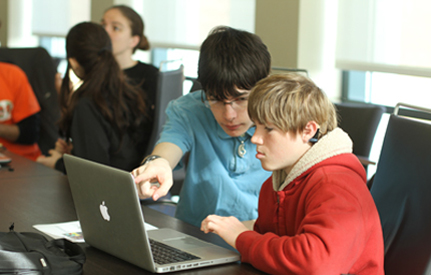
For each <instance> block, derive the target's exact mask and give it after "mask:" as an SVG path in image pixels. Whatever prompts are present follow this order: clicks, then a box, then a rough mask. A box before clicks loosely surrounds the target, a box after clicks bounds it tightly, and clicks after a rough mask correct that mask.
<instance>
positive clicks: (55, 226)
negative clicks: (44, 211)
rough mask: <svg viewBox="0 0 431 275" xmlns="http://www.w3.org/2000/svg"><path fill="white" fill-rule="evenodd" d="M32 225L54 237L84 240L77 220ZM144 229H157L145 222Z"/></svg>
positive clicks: (74, 240)
mask: <svg viewBox="0 0 431 275" xmlns="http://www.w3.org/2000/svg"><path fill="white" fill-rule="evenodd" d="M33 227H34V228H35V229H37V230H39V231H41V232H43V233H45V234H47V235H48V236H50V237H52V238H54V239H60V238H65V239H67V240H69V241H71V242H75V243H83V242H85V240H84V236H83V235H82V230H81V224H80V223H79V221H71V222H63V223H51V224H35V225H33ZM145 229H146V230H147V231H148V230H154V229H157V227H155V226H154V225H151V224H149V223H145Z"/></svg>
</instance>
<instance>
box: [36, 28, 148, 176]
mask: <svg viewBox="0 0 431 275" xmlns="http://www.w3.org/2000/svg"><path fill="white" fill-rule="evenodd" d="M66 52H67V59H68V68H67V72H66V75H65V77H64V79H63V83H62V87H61V95H60V99H61V108H62V117H61V121H60V129H61V130H62V131H63V132H64V133H65V137H66V140H69V139H71V140H72V142H73V149H72V151H71V153H72V154H73V155H76V156H79V157H83V158H86V159H89V160H92V161H96V162H99V163H103V164H107V165H111V166H113V167H117V168H120V169H123V170H127V171H130V170H132V169H133V168H134V167H136V166H138V165H139V163H140V161H141V160H142V157H143V155H142V152H143V151H144V150H145V148H146V146H147V142H148V136H149V132H147V131H151V129H146V128H144V127H142V125H143V124H144V122H145V119H146V106H145V102H144V99H143V95H142V93H141V91H140V90H139V89H138V88H135V87H134V86H131V85H129V84H128V83H127V82H126V79H125V76H124V74H123V72H122V71H121V69H120V67H119V66H118V63H117V61H116V60H115V57H114V55H113V54H112V44H111V40H110V38H109V36H108V34H107V33H106V31H105V30H104V29H103V27H102V26H101V25H98V24H95V23H90V22H84V23H80V24H77V25H75V26H74V27H73V28H72V29H71V30H70V31H69V33H68V34H67V37H66ZM70 69H72V70H73V72H74V73H75V74H76V75H77V76H78V77H79V78H80V79H81V80H82V84H81V85H80V86H79V88H78V89H77V90H76V91H74V92H73V91H72V89H71V87H70V85H69V83H70ZM57 147H58V146H57ZM57 149H58V148H57ZM65 151H67V150H59V151H57V150H51V151H50V154H51V156H49V157H43V156H42V157H40V158H39V159H38V161H39V162H41V163H43V164H45V165H47V166H49V167H55V168H56V169H58V170H60V171H65V170H64V164H63V159H62V154H63V153H64V152H65Z"/></svg>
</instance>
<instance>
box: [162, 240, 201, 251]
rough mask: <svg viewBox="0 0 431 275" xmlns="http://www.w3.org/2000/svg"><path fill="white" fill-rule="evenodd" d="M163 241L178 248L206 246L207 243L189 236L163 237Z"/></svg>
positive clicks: (188, 248)
mask: <svg viewBox="0 0 431 275" xmlns="http://www.w3.org/2000/svg"><path fill="white" fill-rule="evenodd" d="M163 242H164V243H166V244H168V245H170V246H173V247H175V248H180V249H183V250H190V249H193V248H199V247H205V246H208V244H207V243H205V242H203V241H200V240H198V239H195V238H191V237H183V238H178V239H165V240H163Z"/></svg>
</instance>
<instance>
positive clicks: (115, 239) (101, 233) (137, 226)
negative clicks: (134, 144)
mask: <svg viewBox="0 0 431 275" xmlns="http://www.w3.org/2000/svg"><path fill="white" fill-rule="evenodd" d="M63 158H64V163H65V165H66V170H67V176H68V179H69V184H70V189H71V191H72V196H73V201H74V204H75V209H76V213H77V215H78V219H79V221H80V223H81V228H82V233H83V235H84V239H85V242H86V243H87V244H89V245H91V246H93V247H96V248H98V249H100V250H103V251H105V252H107V253H109V254H111V255H114V256H116V257H118V258H121V259H123V260H125V261H127V262H130V263H132V264H135V265H137V266H139V267H141V268H144V269H146V270H148V271H151V272H156V273H165V272H171V271H177V270H184V269H192V268H199V267H204V266H210V265H217V264H224V263H230V262H236V261H238V260H239V259H240V257H239V254H238V253H236V252H234V251H231V250H229V249H225V248H223V247H220V246H217V245H214V244H211V243H208V242H205V241H202V240H200V239H197V238H195V237H192V236H189V235H186V234H184V233H181V232H178V231H175V230H172V229H169V228H161V229H155V230H148V231H147V230H146V229H145V221H144V216H143V212H142V209H141V205H140V201H139V197H138V193H137V190H136V186H135V183H134V180H133V176H132V175H131V174H130V173H129V172H126V171H123V170H119V169H116V168H112V167H109V166H106V165H102V164H99V163H96V162H92V161H88V160H85V159H82V158H78V157H75V156H72V155H68V154H65V155H64V156H63ZM159 250H161V251H162V252H160V251H159ZM158 253H162V254H164V255H165V256H164V258H163V257H161V256H160V255H159V254H158ZM170 254H174V255H173V259H170Z"/></svg>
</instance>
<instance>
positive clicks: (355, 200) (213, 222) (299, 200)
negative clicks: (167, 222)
mask: <svg viewBox="0 0 431 275" xmlns="http://www.w3.org/2000/svg"><path fill="white" fill-rule="evenodd" d="M248 113H249V116H250V118H251V120H252V121H253V122H254V123H255V125H256V130H255V132H254V135H253V137H252V138H251V141H252V142H253V143H254V144H256V147H257V148H256V149H257V150H256V158H258V159H259V160H260V161H261V163H262V167H263V168H264V169H265V170H268V171H272V172H273V173H272V177H270V178H269V179H268V180H267V181H266V182H265V183H264V184H263V186H262V190H261V192H260V196H259V217H258V218H257V221H256V223H255V224H254V231H251V230H248V229H247V228H245V227H244V225H243V224H242V223H240V222H239V221H238V220H237V219H236V218H235V217H221V216H216V215H210V216H208V217H207V218H206V219H205V220H204V221H203V222H202V224H201V229H202V230H203V231H204V232H206V233H208V232H214V233H216V234H218V235H220V236H221V237H222V238H223V239H224V240H225V241H226V242H227V243H229V244H230V245H231V246H233V247H234V248H236V249H237V250H238V251H239V252H240V253H241V261H242V262H246V263H251V264H252V265H253V266H254V267H256V268H257V269H260V270H262V271H264V272H266V273H270V274H370V275H371V274H373V275H377V274H384V270H383V257H384V248H383V234H382V228H381V224H380V219H379V214H378V212H377V208H376V205H375V204H374V200H373V198H372V197H371V194H370V192H369V190H368V188H367V185H366V174H365V170H364V168H363V166H362V165H361V163H360V162H359V160H358V159H357V158H356V156H355V155H353V154H352V141H351V140H350V138H349V136H348V135H347V134H346V133H345V132H343V131H342V130H341V129H340V128H337V117H336V111H335V108H334V106H333V104H332V103H331V102H330V101H329V99H328V98H327V96H326V95H325V94H324V93H323V92H322V91H321V90H320V89H319V88H318V87H317V86H316V85H315V84H314V83H313V82H312V81H311V80H309V79H308V78H306V77H304V76H301V75H295V74H286V75H273V76H269V77H268V78H266V79H263V80H261V81H260V82H258V83H257V84H256V86H255V87H254V88H253V90H252V91H251V93H250V97H249V104H248Z"/></svg>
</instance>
